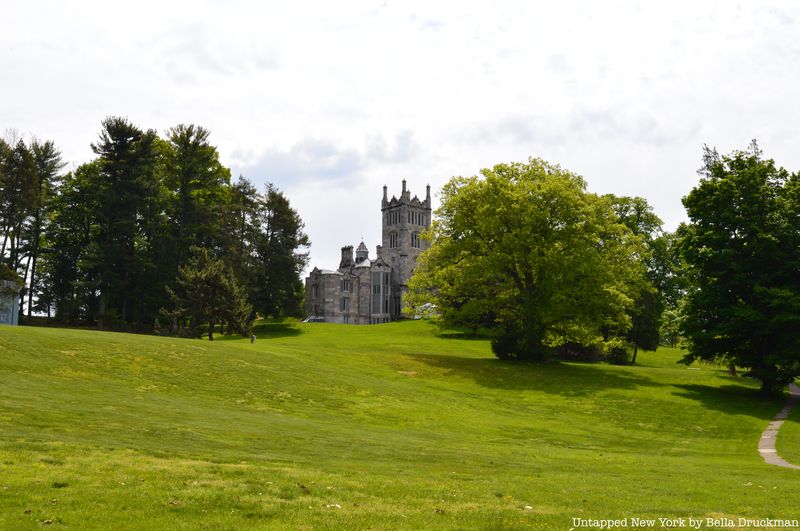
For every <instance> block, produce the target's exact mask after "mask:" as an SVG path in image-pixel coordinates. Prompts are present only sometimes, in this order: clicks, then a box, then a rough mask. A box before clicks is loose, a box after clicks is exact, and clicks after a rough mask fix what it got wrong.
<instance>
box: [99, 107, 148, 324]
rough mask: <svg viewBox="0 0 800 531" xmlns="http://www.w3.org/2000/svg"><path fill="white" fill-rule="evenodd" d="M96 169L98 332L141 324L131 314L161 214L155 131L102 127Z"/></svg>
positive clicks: (113, 121)
mask: <svg viewBox="0 0 800 531" xmlns="http://www.w3.org/2000/svg"><path fill="white" fill-rule="evenodd" d="M92 150H93V151H94V152H95V154H97V155H98V164H99V165H100V173H99V179H98V181H97V182H96V183H95V185H96V188H95V189H96V194H97V197H98V201H97V203H98V207H99V208H98V220H99V227H100V233H99V235H98V236H99V238H98V241H97V242H96V243H97V245H96V246H95V248H94V249H95V253H96V257H95V259H96V260H97V264H98V273H99V278H98V281H99V288H100V302H99V308H98V318H99V325H100V328H103V325H104V321H105V320H107V319H109V318H112V319H119V321H121V322H123V323H125V322H128V321H129V320H130V321H134V322H135V321H137V319H138V318H146V317H147V316H146V315H142V314H138V315H137V313H138V312H136V311H135V310H136V308H133V303H134V301H135V300H140V301H141V300H148V299H142V298H141V296H142V295H143V293H144V292H145V291H146V290H147V289H148V287H150V286H152V283H147V282H145V275H144V272H145V269H146V268H148V267H150V268H152V267H155V264H153V263H152V262H148V261H147V260H146V259H147V253H148V251H151V250H153V248H154V247H153V246H155V245H158V244H157V242H156V241H154V240H155V239H156V238H157V237H159V236H160V234H158V231H154V230H152V227H153V225H154V222H156V224H157V220H154V219H153V217H154V216H159V215H161V213H162V212H163V211H164V209H163V205H162V204H161V201H162V200H163V198H164V196H163V193H162V192H163V189H162V183H161V182H160V180H159V176H158V173H157V162H158V149H157V136H156V133H155V131H153V130H148V131H142V130H141V129H139V128H137V127H136V126H134V125H132V124H131V123H130V122H128V121H127V120H126V119H124V118H115V117H112V118H107V119H106V120H104V121H103V129H102V131H101V132H100V140H99V142H98V143H97V144H92Z"/></svg>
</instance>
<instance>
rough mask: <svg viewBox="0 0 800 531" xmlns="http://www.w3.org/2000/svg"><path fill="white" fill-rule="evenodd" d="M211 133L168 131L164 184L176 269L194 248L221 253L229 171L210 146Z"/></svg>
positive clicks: (199, 129)
mask: <svg viewBox="0 0 800 531" xmlns="http://www.w3.org/2000/svg"><path fill="white" fill-rule="evenodd" d="M210 135H211V134H210V132H209V131H208V130H207V129H205V128H203V127H199V126H196V125H184V124H181V125H178V126H176V127H173V128H171V129H169V130H168V131H167V149H166V157H165V172H164V173H165V181H166V186H167V188H168V190H169V192H170V201H169V218H170V220H169V221H170V227H171V238H172V239H173V242H174V244H173V246H172V247H173V250H174V253H175V257H174V259H175V268H177V264H179V263H182V262H183V260H184V259H185V258H186V256H188V252H189V247H191V246H192V245H198V246H205V247H210V248H213V249H215V250H217V251H219V250H220V249H221V247H222V245H221V239H222V238H223V231H224V229H225V227H224V216H225V213H226V205H227V204H228V202H229V194H230V186H229V185H230V170H229V169H228V168H226V167H224V166H223V165H222V164H221V163H220V161H219V153H218V152H217V149H216V148H215V147H214V146H212V145H211V144H210V142H209V137H210Z"/></svg>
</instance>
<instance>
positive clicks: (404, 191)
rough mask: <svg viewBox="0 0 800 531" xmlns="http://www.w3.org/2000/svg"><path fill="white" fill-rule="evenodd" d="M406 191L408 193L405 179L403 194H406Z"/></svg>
mask: <svg viewBox="0 0 800 531" xmlns="http://www.w3.org/2000/svg"><path fill="white" fill-rule="evenodd" d="M405 193H406V180H405V179H403V194H404V195H405Z"/></svg>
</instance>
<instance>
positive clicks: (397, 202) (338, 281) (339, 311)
mask: <svg viewBox="0 0 800 531" xmlns="http://www.w3.org/2000/svg"><path fill="white" fill-rule="evenodd" d="M381 217H382V226H383V230H382V240H383V241H382V243H381V245H378V246H377V249H376V256H375V258H370V257H369V250H368V249H367V246H366V245H364V242H361V243H360V244H359V246H358V248H357V249H356V251H355V256H353V246H352V245H347V246H345V247H342V259H341V261H340V262H339V268H338V269H336V270H329V269H318V268H316V267H315V268H314V269H313V270H312V271H311V274H310V275H309V276H308V278H306V302H305V311H306V314H307V315H309V316H313V317H321V318H323V319H324V320H325V321H327V322H330V323H344V324H377V323H386V322H389V321H394V320H395V319H399V318H400V317H401V310H402V308H403V297H404V295H405V291H406V283H407V282H408V279H409V278H411V274H412V273H413V271H414V267H416V265H417V257H418V256H419V253H420V252H421V251H423V250H425V249H426V248H427V246H428V242H426V241H424V240H422V239H421V238H420V233H421V232H422V231H423V230H425V229H427V228H429V227H430V225H431V187H430V186H427V188H426V194H425V200H424V201H422V200H420V199H418V198H417V197H416V196H414V197H413V198H412V197H411V192H409V191H408V190H407V189H406V181H405V179H403V189H402V192H401V193H400V198H399V199H398V198H397V197H392V198H391V199H389V198H388V196H387V189H386V186H384V187H383V199H382V200H381Z"/></svg>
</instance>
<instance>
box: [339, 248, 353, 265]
mask: <svg viewBox="0 0 800 531" xmlns="http://www.w3.org/2000/svg"><path fill="white" fill-rule="evenodd" d="M353 265H354V263H353V246H352V245H345V246H344V247H342V261H341V262H339V269H346V268H348V267H353Z"/></svg>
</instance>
